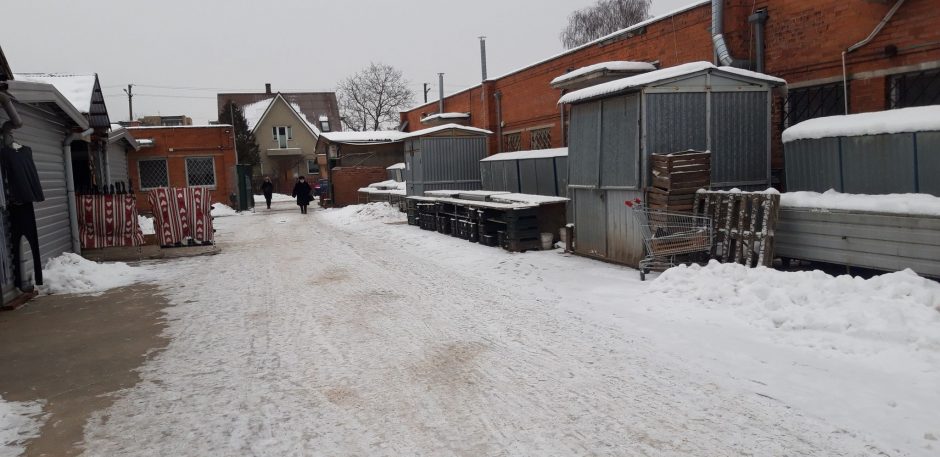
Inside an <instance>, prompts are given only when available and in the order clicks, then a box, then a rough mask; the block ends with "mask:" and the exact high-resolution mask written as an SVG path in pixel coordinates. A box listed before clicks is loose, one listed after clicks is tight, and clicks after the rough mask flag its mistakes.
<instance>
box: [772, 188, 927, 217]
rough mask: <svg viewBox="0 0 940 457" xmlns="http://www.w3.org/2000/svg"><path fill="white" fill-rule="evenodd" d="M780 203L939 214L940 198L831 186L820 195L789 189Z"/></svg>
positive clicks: (796, 206)
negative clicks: (857, 191) (856, 191)
mask: <svg viewBox="0 0 940 457" xmlns="http://www.w3.org/2000/svg"><path fill="white" fill-rule="evenodd" d="M780 206H782V207H784V208H808V209H819V210H841V211H870V212H876V213H891V214H910V215H919V216H938V217H940V197H935V196H933V195H929V194H886V195H866V194H843V193H841V192H836V191H835V190H832V189H830V190H827V191H826V192H824V193H821V194H820V193H818V192H787V193H785V194H781V196H780Z"/></svg>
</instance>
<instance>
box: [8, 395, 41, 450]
mask: <svg viewBox="0 0 940 457" xmlns="http://www.w3.org/2000/svg"><path fill="white" fill-rule="evenodd" d="M44 421H45V420H44V418H43V415H42V402H40V401H30V402H18V401H5V400H4V399H3V398H2V397H0V457H16V456H18V455H20V454H22V453H23V451H25V450H26V448H25V447H24V442H25V441H27V440H29V439H31V438H35V437H37V436H39V429H40V428H41V427H42V424H43V422H44Z"/></svg>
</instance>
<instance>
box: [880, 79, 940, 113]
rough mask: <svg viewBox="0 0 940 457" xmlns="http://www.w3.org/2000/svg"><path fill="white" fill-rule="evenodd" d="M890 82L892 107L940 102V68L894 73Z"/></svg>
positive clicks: (889, 89)
mask: <svg viewBox="0 0 940 457" xmlns="http://www.w3.org/2000/svg"><path fill="white" fill-rule="evenodd" d="M888 84H889V87H888V96H889V99H890V103H891V105H890V106H891V108H908V107H911V106H926V105H935V104H938V103H940V70H930V71H919V72H914V73H904V74H900V75H894V76H892V77H891V78H890V79H889V83H888Z"/></svg>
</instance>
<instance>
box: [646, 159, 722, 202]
mask: <svg viewBox="0 0 940 457" xmlns="http://www.w3.org/2000/svg"><path fill="white" fill-rule="evenodd" d="M711 164H712V162H711V153H710V152H707V151H706V152H701V151H693V150H689V151H686V152H675V153H672V154H652V156H651V165H652V173H653V179H652V181H651V183H652V185H651V186H650V187H649V188H647V193H646V200H647V203H648V205H649V208H650V209H653V210H663V211H674V212H682V213H688V212H692V207H693V206H694V205H695V193H696V192H697V191H698V190H699V189H708V187H709V186H710V185H711V173H712V165H711Z"/></svg>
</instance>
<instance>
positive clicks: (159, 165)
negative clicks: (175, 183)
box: [137, 159, 170, 190]
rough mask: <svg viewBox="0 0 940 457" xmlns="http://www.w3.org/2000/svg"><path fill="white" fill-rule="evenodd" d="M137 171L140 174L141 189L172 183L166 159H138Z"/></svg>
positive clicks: (165, 185)
mask: <svg viewBox="0 0 940 457" xmlns="http://www.w3.org/2000/svg"><path fill="white" fill-rule="evenodd" d="M137 172H138V174H139V175H140V176H139V178H140V188H141V189H144V190H146V189H156V188H158V187H167V186H169V185H170V177H169V174H168V173H167V166H166V159H149V160H138V161H137Z"/></svg>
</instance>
